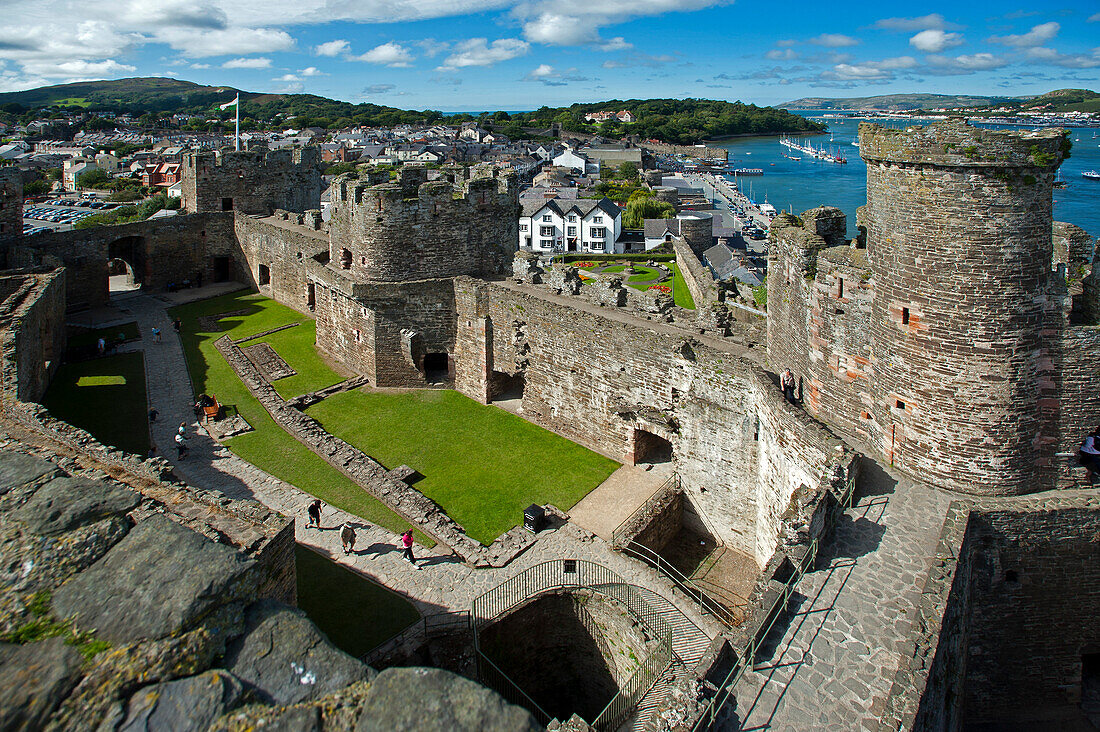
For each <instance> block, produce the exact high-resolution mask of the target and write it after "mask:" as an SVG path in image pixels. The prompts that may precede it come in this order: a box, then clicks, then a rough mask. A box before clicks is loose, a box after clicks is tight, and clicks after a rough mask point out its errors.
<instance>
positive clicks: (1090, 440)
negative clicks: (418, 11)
mask: <svg viewBox="0 0 1100 732" xmlns="http://www.w3.org/2000/svg"><path fill="white" fill-rule="evenodd" d="M1081 464H1082V465H1084V466H1085V469H1086V470H1088V471H1089V485H1092V484H1093V483H1095V482H1096V473H1097V471H1100V427H1097V428H1096V429H1094V430H1093V431H1092V434H1091V435H1088V436H1087V437H1086V438H1085V441H1084V442H1083V443H1081Z"/></svg>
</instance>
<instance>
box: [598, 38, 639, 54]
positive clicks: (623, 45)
mask: <svg viewBox="0 0 1100 732" xmlns="http://www.w3.org/2000/svg"><path fill="white" fill-rule="evenodd" d="M632 48H634V44H633V43H627V42H626V39H625V38H623V37H622V36H615V37H614V38H609V39H607V40H606V41H604V42H603V43H601V44H600V48H599V50H601V51H629V50H630V49H632Z"/></svg>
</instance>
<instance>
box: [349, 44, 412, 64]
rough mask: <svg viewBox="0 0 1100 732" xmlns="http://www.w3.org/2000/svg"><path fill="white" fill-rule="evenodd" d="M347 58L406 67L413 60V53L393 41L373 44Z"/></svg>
mask: <svg viewBox="0 0 1100 732" xmlns="http://www.w3.org/2000/svg"><path fill="white" fill-rule="evenodd" d="M349 58H350V59H351V60H352V61H366V62H367V63H370V64H381V65H383V66H389V67H391V68H407V67H409V66H411V65H412V62H413V55H412V53H410V52H409V49H407V48H405V47H404V46H402V45H401V44H399V43H395V42H394V41H390V42H389V43H383V44H382V45H381V46H375V47H374V48H372V49H371V50H369V51H367V52H366V53H364V54H363V55H362V56H351V57H349Z"/></svg>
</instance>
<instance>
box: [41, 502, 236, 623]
mask: <svg viewBox="0 0 1100 732" xmlns="http://www.w3.org/2000/svg"><path fill="white" fill-rule="evenodd" d="M254 564H255V563H254V562H253V561H252V560H251V559H249V558H248V557H246V556H245V555H244V554H242V553H240V552H238V551H236V550H235V549H231V548H230V547H227V546H222V545H220V544H215V543H214V542H212V541H209V540H208V539H206V538H204V537H203V536H201V535H200V534H197V533H195V532H194V531H191V530H190V529H187V528H184V527H183V526H180V525H179V524H176V523H174V522H172V521H171V520H169V519H167V518H165V517H164V516H159V515H158V516H151V517H149V518H148V519H146V520H144V521H142V522H141V523H139V524H138V525H137V526H136V527H134V529H133V530H132V531H130V533H129V534H128V535H127V536H126V538H125V539H123V540H122V541H120V542H119V543H118V544H116V545H115V546H114V547H113V548H112V549H111V551H109V552H107V555H106V556H104V557H103V559H101V560H99V561H98V562H96V563H95V564H94V565H92V566H91V567H89V568H88V569H86V570H85V571H83V572H81V573H80V574H78V575H77V576H75V577H73V578H72V579H71V580H69V581H68V582H66V583H65V584H64V585H62V586H61V587H60V588H58V590H57V591H56V592H55V593H54V598H53V600H54V603H53V605H54V610H55V611H56V612H57V613H58V614H59V615H61V616H63V617H67V616H69V615H74V616H76V620H77V623H78V625H79V626H80V627H81V628H86V629H92V628H94V629H96V630H97V631H98V634H99V637H101V638H105V639H106V640H109V641H112V642H116V643H130V642H133V641H137V640H142V639H149V638H162V637H165V636H167V635H169V634H172V633H175V632H176V631H178V630H180V629H182V628H187V627H189V626H191V625H192V624H193V623H194V622H195V621H197V620H199V619H201V618H202V616H204V615H205V614H206V613H207V612H209V611H210V610H212V609H214V608H216V607H218V606H221V605H226V604H229V603H231V602H233V601H234V600H238V599H245V598H246V597H247V596H248V595H249V594H250V590H249V586H248V585H249V583H248V582H247V581H246V580H245V575H246V574H248V573H249V570H251V569H252V567H253V565H254Z"/></svg>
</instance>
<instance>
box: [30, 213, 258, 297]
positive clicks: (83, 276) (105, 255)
mask: <svg viewBox="0 0 1100 732" xmlns="http://www.w3.org/2000/svg"><path fill="white" fill-rule="evenodd" d="M23 246H24V247H26V248H29V249H34V250H36V251H38V252H40V253H42V254H45V255H50V256H54V257H57V258H58V259H60V260H61V261H62V262H64V264H65V268H66V269H67V270H68V276H67V278H66V281H67V285H68V309H69V310H70V311H73V310H81V309H85V308H89V307H90V308H95V307H102V306H103V305H105V304H106V303H107V299H108V295H109V293H108V289H107V288H108V281H107V262H108V260H109V259H110V258H111V257H121V258H123V259H125V260H126V261H127V262H128V263H129V264H130V265H131V266H132V267H133V268H134V272H135V276H136V278H137V279H138V280H140V281H141V283H142V286H143V287H147V288H149V289H151V290H163V289H165V288H166V287H168V285H169V284H171V283H179V282H182V281H183V280H192V281H194V280H195V278H196V276H197V275H198V274H199V273H200V272H201V273H203V280H204V282H207V283H209V282H211V281H213V279H214V264H213V257H215V256H223V255H224V256H229V257H230V258H231V259H233V258H235V259H236V260H239V259H240V254H239V248H238V246H237V243H236V237H235V236H234V234H233V215H232V214H231V213H229V214H201V215H192V216H188V215H181V216H169V217H166V218H161V219H149V220H146V221H137V222H134V223H131V224H122V225H120V226H98V227H95V228H92V229H76V230H73V231H59V232H52V233H42V234H37V235H35V236H32V237H28V238H26V239H25V240H24V241H23ZM239 276H240V273H239V271H238V272H235V273H234V278H236V277H239Z"/></svg>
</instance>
